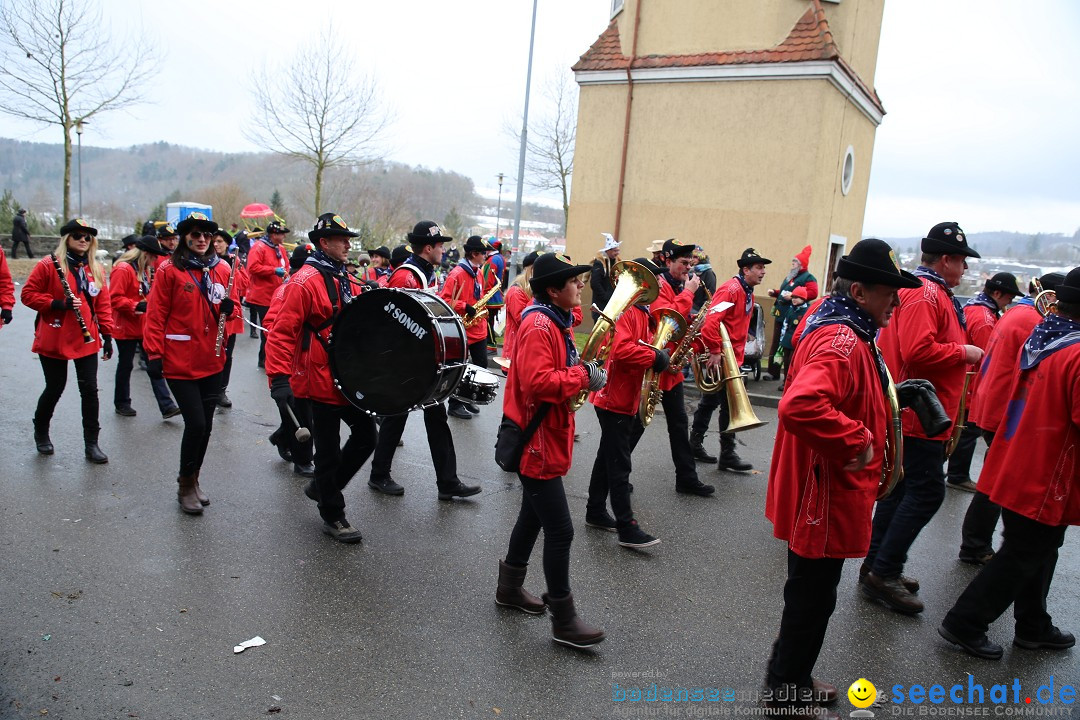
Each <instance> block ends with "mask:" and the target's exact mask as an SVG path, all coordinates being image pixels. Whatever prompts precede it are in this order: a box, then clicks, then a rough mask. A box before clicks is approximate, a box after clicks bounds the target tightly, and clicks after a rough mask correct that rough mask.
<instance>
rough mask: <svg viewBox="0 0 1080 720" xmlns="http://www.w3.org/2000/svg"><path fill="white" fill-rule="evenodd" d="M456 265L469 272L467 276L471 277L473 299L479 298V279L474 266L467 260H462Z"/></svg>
mask: <svg viewBox="0 0 1080 720" xmlns="http://www.w3.org/2000/svg"><path fill="white" fill-rule="evenodd" d="M457 266H458V267H459V268H463V269H464V270H465V272H467V273H469V277H471V278H472V281H473V300H479V299H480V295H481V294H482V293H481V292H480V290H481V288H480V280H479V279H478V278H477V276H476V268H474V267H473V266H472V263H471V262H469V261H468V260H462V261H461V262H459V263H458V264H457Z"/></svg>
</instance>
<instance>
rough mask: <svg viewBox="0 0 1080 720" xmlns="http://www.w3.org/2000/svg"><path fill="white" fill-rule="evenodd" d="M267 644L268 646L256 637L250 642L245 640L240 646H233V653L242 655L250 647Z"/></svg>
mask: <svg viewBox="0 0 1080 720" xmlns="http://www.w3.org/2000/svg"><path fill="white" fill-rule="evenodd" d="M265 644H266V641H265V640H263V639H262V638H261V637H259V636H258V635H256V636H255V637H253V638H251V639H250V640H245V641H244V642H242V643H240V644H239V645H235V646H233V649H232V651H233V652H234V653H242V652H244V651H245V650H247V649H248V648H250V647H259V646H260V645H265Z"/></svg>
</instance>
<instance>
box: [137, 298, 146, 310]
mask: <svg viewBox="0 0 1080 720" xmlns="http://www.w3.org/2000/svg"><path fill="white" fill-rule="evenodd" d="M135 312H137V313H144V312H146V301H145V300H140V301H139V302H137V303H135Z"/></svg>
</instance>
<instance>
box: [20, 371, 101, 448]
mask: <svg viewBox="0 0 1080 720" xmlns="http://www.w3.org/2000/svg"><path fill="white" fill-rule="evenodd" d="M38 359H39V360H41V372H42V373H43V374H44V375H45V389H44V390H42V391H41V396H40V397H39V398H38V402H37V410H36V411H35V412H34V421H35V422H36V423H37V424H38V425H39V426H40V427H42V428H48V427H49V421H50V420H52V416H53V411H54V410H55V409H56V403H58V402H60V396H61V395H63V394H64V388H65V387H67V372H68V370H67V368H68V361H67V360H61V359H59V358H51V357H45V356H44V355H38ZM72 362H73V363H75V380H76V382H77V383H78V386H79V398H80V399H81V401H82V425H83V431H84V432H85V431H87V430H90V431H93V432H97V431H98V428H99V425H98V388H97V367H98V358H97V354H96V353H91V354H90V355H86V356H85V357H81V358H76V359H75V360H72Z"/></svg>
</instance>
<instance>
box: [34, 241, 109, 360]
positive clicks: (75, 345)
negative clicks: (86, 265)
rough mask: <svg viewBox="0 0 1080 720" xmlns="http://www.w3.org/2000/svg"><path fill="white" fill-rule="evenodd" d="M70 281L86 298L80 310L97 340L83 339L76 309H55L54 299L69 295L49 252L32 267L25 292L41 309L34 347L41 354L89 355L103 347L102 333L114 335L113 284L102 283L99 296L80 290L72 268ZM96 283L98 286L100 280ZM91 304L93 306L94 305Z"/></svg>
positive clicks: (62, 355) (55, 355)
mask: <svg viewBox="0 0 1080 720" xmlns="http://www.w3.org/2000/svg"><path fill="white" fill-rule="evenodd" d="M87 273H89V269H87ZM67 281H68V286H69V287H70V288H71V291H72V292H73V293H75V294H76V296H77V297H79V298H80V299H81V300H82V301H83V306H82V308H80V309H79V313H80V314H81V315H82V318H83V322H85V323H86V328H87V330H89V331H90V337H92V338H93V342H83V334H82V329H81V328H80V327H79V321H78V319H76V317H75V313H74V311H72V310H53V309H51V308H52V301H53V300H63V299H64V298H65V295H64V288H63V286H62V285H60V276H59V275H57V274H56V268H55V266H53V261H52V256H51V255H46V256H45V257H43V258H41V260H40V261H39V262H38V264H37V265H35V266H34V269H33V270H31V271H30V277H29V278H27V279H26V285H24V286H23V291H22V296H21V300H22V304H23V305H25V306H26V307H28V308H30V309H31V310H36V311H37V313H38V316H37V319H36V320H35V321H34V345H33V347H31V348H30V349H31V350H32V351H33V352H36V353H37V354H38V355H44V356H45V357H51V358H57V359H59V360H74V359H75V358H81V357H86V356H87V355H93V354H94V353H96V352H97V351H98V350H100V349H101V336H102V335H112V327H113V316H112V303H111V302H109V286H108V285H105V284H102V285H100V287H101V292H99V293H98V295H97V297H90V296H89V295H88V294H87V293H80V292H79V289H78V283H77V281H76V279H75V273H73V272H71V270H70V269H69V270H68V273H67ZM94 285H95V287H98V284H97V283H96V282H95V283H94ZM91 305H93V308H94V309H93V310H91V309H90V308H91ZM95 315H96V316H97V319H96V321H95V319H94V316H95Z"/></svg>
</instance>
